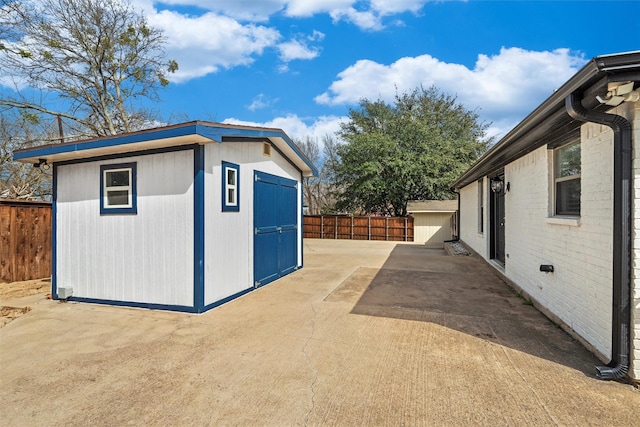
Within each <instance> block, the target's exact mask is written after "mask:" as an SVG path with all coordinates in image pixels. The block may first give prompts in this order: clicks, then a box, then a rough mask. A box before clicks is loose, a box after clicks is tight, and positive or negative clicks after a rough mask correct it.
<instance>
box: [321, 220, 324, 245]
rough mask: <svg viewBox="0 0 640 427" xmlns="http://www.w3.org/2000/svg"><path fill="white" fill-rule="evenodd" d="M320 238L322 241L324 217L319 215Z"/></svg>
mask: <svg viewBox="0 0 640 427" xmlns="http://www.w3.org/2000/svg"><path fill="white" fill-rule="evenodd" d="M320 238H321V239H324V215H320Z"/></svg>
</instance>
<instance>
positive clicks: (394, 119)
mask: <svg viewBox="0 0 640 427" xmlns="http://www.w3.org/2000/svg"><path fill="white" fill-rule="evenodd" d="M487 126H488V125H487V124H484V123H480V122H479V117H478V115H477V114H476V113H475V112H474V111H470V110H468V109H466V108H465V107H464V106H463V105H461V104H460V103H458V102H457V99H456V97H453V96H450V95H447V94H444V93H442V92H440V91H439V90H438V89H436V88H434V87H431V88H429V89H424V88H422V87H420V88H417V89H414V90H412V91H410V92H408V93H403V94H398V95H396V98H395V102H394V104H393V105H390V104H387V103H385V102H383V101H381V100H378V101H375V102H372V101H369V100H367V99H363V100H362V101H361V102H360V104H359V106H358V108H354V109H350V110H349V121H348V122H346V123H344V124H343V125H342V127H341V130H340V132H339V136H340V137H341V138H342V140H343V141H344V143H343V144H341V145H339V146H338V147H337V155H338V156H337V159H335V161H334V162H333V165H332V177H333V181H334V184H335V188H336V190H337V195H338V203H337V208H338V209H339V210H342V211H349V212H353V211H356V210H360V211H362V212H364V213H368V214H370V213H382V214H385V215H391V216H405V215H406V214H407V202H408V201H410V200H443V199H449V198H451V197H453V194H452V193H451V190H450V188H449V186H450V184H451V183H452V182H453V181H454V180H455V178H456V177H458V176H459V175H460V174H461V173H462V172H463V171H464V170H465V169H466V168H468V167H469V166H470V165H471V164H472V163H473V162H474V161H475V160H476V159H477V158H478V157H479V156H480V155H481V154H482V153H484V152H485V151H486V150H487V148H488V146H489V144H490V141H489V140H487V139H486V138H485V131H486V128H487Z"/></svg>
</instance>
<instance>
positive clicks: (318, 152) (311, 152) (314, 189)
mask: <svg viewBox="0 0 640 427" xmlns="http://www.w3.org/2000/svg"><path fill="white" fill-rule="evenodd" d="M296 145H297V146H298V148H300V150H301V151H302V152H303V153H304V155H305V156H306V157H307V158H308V159H309V160H310V161H311V163H313V164H314V165H315V166H316V167H317V168H318V170H319V174H318V176H316V177H306V178H304V179H303V197H304V203H305V204H306V205H307V207H308V208H307V209H308V214H309V215H320V214H325V213H333V212H335V198H334V197H333V188H332V185H331V180H330V178H329V174H330V170H331V169H330V168H329V167H326V165H330V164H332V161H333V160H332V159H334V158H335V146H336V142H335V138H333V137H332V136H330V135H325V136H323V137H322V147H323V148H322V149H321V148H320V144H319V143H318V140H317V139H314V138H311V137H309V136H308V137H307V138H306V139H305V140H304V141H296Z"/></svg>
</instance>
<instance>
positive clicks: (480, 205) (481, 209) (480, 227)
mask: <svg viewBox="0 0 640 427" xmlns="http://www.w3.org/2000/svg"><path fill="white" fill-rule="evenodd" d="M483 184H484V179H483V178H480V179H479V180H478V233H480V234H482V233H484V188H483Z"/></svg>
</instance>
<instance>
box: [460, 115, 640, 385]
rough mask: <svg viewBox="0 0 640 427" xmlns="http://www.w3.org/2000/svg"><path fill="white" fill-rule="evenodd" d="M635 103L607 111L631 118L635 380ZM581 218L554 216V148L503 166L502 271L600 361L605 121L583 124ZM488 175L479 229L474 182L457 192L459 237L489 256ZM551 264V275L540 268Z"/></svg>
mask: <svg viewBox="0 0 640 427" xmlns="http://www.w3.org/2000/svg"><path fill="white" fill-rule="evenodd" d="M639 104H640V103H627V104H623V105H622V106H621V107H618V108H616V109H614V110H612V111H610V112H611V113H614V114H620V115H623V116H625V117H627V118H628V119H630V120H631V121H632V123H633V124H634V137H635V141H634V156H635V157H634V163H633V167H634V172H635V177H636V179H635V181H636V183H637V184H636V186H637V187H636V188H635V193H634V201H635V203H634V212H633V217H634V227H633V236H632V241H633V247H634V249H633V254H634V258H633V259H634V261H633V266H632V267H633V281H632V364H631V370H630V372H629V373H630V376H631V377H633V378H635V379H638V378H640V259H639V257H640V154H639V151H640V138H639V137H638V135H640V105H639ZM580 139H581V157H582V161H581V163H582V171H581V181H582V195H581V216H580V218H579V219H578V220H576V219H564V218H554V217H553V216H552V213H553V212H552V209H553V200H552V197H553V160H552V158H553V151H552V150H549V149H547V148H546V147H541V148H538V149H537V150H535V151H533V152H531V153H529V154H527V155H525V156H523V157H521V158H519V159H517V160H516V161H513V162H511V163H509V164H507V165H506V166H505V168H504V173H505V182H509V183H510V191H509V192H508V193H506V195H505V253H506V258H505V266H504V269H503V270H502V269H501V270H502V271H503V273H504V274H505V276H506V277H507V278H508V279H510V280H511V281H513V282H514V283H515V284H516V285H517V286H518V287H520V288H521V289H522V290H523V291H524V292H525V293H526V294H528V295H529V296H530V297H531V298H532V299H534V300H535V301H536V302H537V303H538V304H539V305H540V306H542V307H543V308H544V310H543V311H547V312H548V314H550V315H551V317H554V318H556V319H554V320H559V321H561V322H562V323H564V324H565V325H566V326H567V327H568V328H570V329H571V330H573V331H574V332H575V333H576V334H577V335H579V336H580V337H581V338H582V339H583V340H584V341H585V343H586V344H587V345H588V346H590V347H591V350H593V351H595V352H596V353H597V354H599V356H600V357H601V358H602V359H603V360H608V359H609V358H610V357H611V327H612V325H611V316H612V280H613V273H612V252H613V231H612V230H613V132H612V130H611V129H610V128H609V127H607V126H601V125H598V124H593V123H587V124H584V125H582V127H581V135H580ZM487 182H488V179H487V178H486V177H485V179H484V186H485V188H484V191H483V194H484V198H485V200H484V207H485V208H484V209H485V213H484V221H485V224H484V227H483V229H484V230H483V231H484V232H483V233H480V232H479V228H478V220H479V218H480V215H478V195H479V192H478V183H477V182H475V183H472V184H469V185H467V186H466V187H464V188H462V189H461V190H460V197H461V208H460V215H461V220H460V226H461V239H462V240H463V241H464V242H465V243H466V244H467V245H469V246H470V247H471V248H472V249H473V250H475V251H476V252H477V253H479V254H480V255H481V256H483V257H485V258H486V259H488V258H489V254H490V251H489V240H490V237H489V236H490V235H489V233H490V229H489V209H488V205H489V204H488V195H487V193H488V191H489V190H488V185H487ZM541 264H552V265H554V267H555V271H554V272H553V273H543V272H540V271H539V267H540V265H541ZM498 268H500V267H498Z"/></svg>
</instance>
